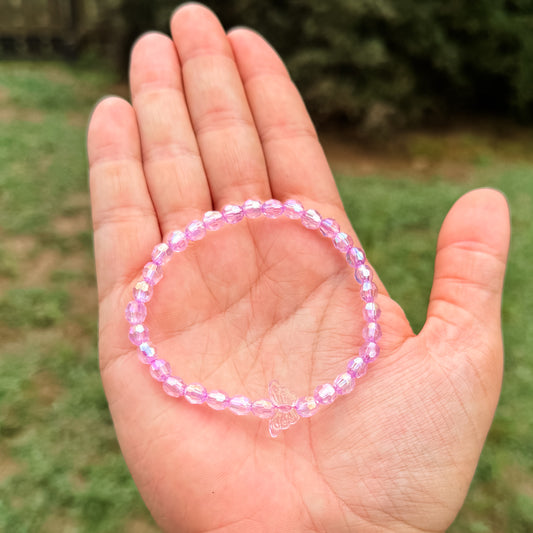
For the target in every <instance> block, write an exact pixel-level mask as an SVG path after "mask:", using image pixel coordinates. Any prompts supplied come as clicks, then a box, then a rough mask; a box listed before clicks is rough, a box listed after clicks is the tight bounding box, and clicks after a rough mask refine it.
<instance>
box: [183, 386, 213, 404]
mask: <svg viewBox="0 0 533 533" xmlns="http://www.w3.org/2000/svg"><path fill="white" fill-rule="evenodd" d="M183 396H185V399H186V400H187V401H188V402H189V403H194V404H199V403H204V402H205V400H206V399H207V391H206V390H205V387H204V386H203V385H200V383H193V384H192V385H187V387H186V388H185V392H184V393H183Z"/></svg>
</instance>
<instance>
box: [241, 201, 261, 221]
mask: <svg viewBox="0 0 533 533" xmlns="http://www.w3.org/2000/svg"><path fill="white" fill-rule="evenodd" d="M242 210H243V213H244V216H246V218H257V217H260V216H261V213H262V211H261V202H260V201H259V200H246V202H244V204H242Z"/></svg>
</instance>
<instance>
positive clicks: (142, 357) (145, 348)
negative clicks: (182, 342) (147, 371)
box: [138, 342, 157, 365]
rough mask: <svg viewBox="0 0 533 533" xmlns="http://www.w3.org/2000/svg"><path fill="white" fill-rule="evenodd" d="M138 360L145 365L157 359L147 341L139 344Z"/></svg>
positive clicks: (153, 349)
mask: <svg viewBox="0 0 533 533" xmlns="http://www.w3.org/2000/svg"><path fill="white" fill-rule="evenodd" d="M138 357H139V361H140V362H141V363H143V364H145V365H151V364H152V363H153V362H154V361H155V360H156V359H157V353H156V351H155V348H154V347H153V346H152V345H151V344H150V343H148V342H143V343H142V344H141V345H139V354H138Z"/></svg>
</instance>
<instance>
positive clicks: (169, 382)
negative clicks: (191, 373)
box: [163, 376, 187, 398]
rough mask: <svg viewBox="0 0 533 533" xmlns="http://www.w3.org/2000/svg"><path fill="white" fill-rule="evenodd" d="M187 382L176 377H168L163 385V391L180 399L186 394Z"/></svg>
mask: <svg viewBox="0 0 533 533" xmlns="http://www.w3.org/2000/svg"><path fill="white" fill-rule="evenodd" d="M186 386H187V385H185V382H184V381H183V380H182V379H181V378H178V377H176V376H168V377H167V378H166V380H165V381H164V383H163V390H164V391H165V392H166V393H167V394H168V395H169V396H172V397H174V398H179V397H180V396H183V394H184V393H185V387H186Z"/></svg>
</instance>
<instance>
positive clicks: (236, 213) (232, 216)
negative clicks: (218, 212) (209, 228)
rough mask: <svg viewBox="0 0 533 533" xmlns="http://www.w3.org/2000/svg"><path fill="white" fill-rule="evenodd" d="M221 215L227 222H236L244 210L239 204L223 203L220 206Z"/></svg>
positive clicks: (242, 215)
mask: <svg viewBox="0 0 533 533" xmlns="http://www.w3.org/2000/svg"><path fill="white" fill-rule="evenodd" d="M222 216H223V217H224V220H225V221H226V222H227V223H228V224H237V222H240V221H241V220H242V219H243V217H244V211H243V210H242V207H241V206H240V205H232V204H229V205H225V206H224V207H223V208H222Z"/></svg>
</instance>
